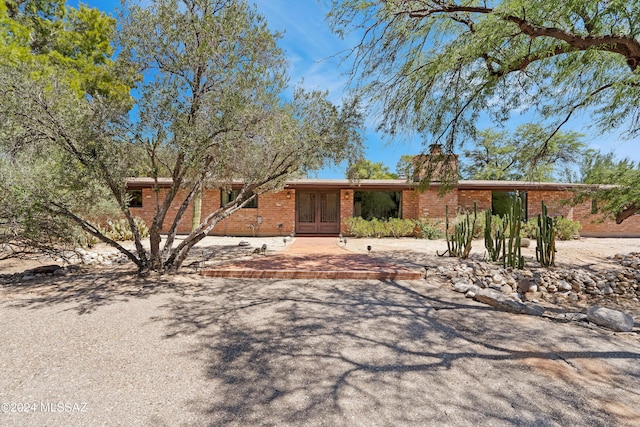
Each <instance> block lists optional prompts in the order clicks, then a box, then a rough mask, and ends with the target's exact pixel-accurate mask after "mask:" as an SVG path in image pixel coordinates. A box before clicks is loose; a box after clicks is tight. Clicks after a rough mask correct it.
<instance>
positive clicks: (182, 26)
mask: <svg viewBox="0 0 640 427" xmlns="http://www.w3.org/2000/svg"><path fill="white" fill-rule="evenodd" d="M118 41H119V48H118V50H119V52H120V53H119V56H118V58H117V64H118V66H119V67H120V68H121V69H123V70H127V71H128V72H130V73H132V74H135V73H139V74H140V75H142V76H143V79H142V80H140V81H139V82H138V83H137V85H136V88H135V89H136V93H137V96H136V99H135V107H136V108H134V109H133V110H129V109H128V108H125V106H123V103H122V102H118V101H119V100H117V99H113V98H112V97H107V96H101V95H99V94H97V95H96V96H85V97H77V96H74V93H73V91H72V90H71V89H70V88H69V87H68V86H66V85H65V84H64V83H63V82H62V79H60V78H52V77H58V76H51V77H49V78H47V79H46V81H44V80H43V79H36V80H35V81H34V80H33V78H32V77H33V76H32V75H31V73H30V70H29V69H25V67H19V66H13V67H5V70H3V71H5V72H4V73H2V77H0V90H1V91H2V92H1V93H2V97H3V99H2V101H4V102H3V105H5V106H6V108H0V117H2V119H4V120H10V121H12V123H15V124H16V133H15V135H13V136H12V139H18V138H27V139H29V140H30V141H33V140H34V139H36V138H40V139H42V140H46V142H47V144H46V146H45V149H51V150H60V151H62V152H63V153H64V154H65V155H66V156H67V157H68V160H69V163H68V165H69V166H71V167H69V168H68V174H69V175H71V176H70V178H71V179H69V180H68V181H66V183H68V185H69V186H73V185H78V184H79V183H80V182H81V181H82V179H84V180H85V181H89V182H92V183H95V185H96V187H99V188H102V189H105V190H106V192H107V193H108V195H109V196H110V198H111V200H113V201H114V203H115V205H117V207H118V209H119V210H120V212H121V215H123V216H124V217H125V218H126V219H127V222H128V223H129V226H130V227H131V230H132V231H133V234H134V241H135V250H133V251H130V250H127V249H125V248H124V247H122V246H121V245H119V244H118V243H117V242H114V241H112V240H110V239H109V238H108V237H106V236H105V235H104V234H103V233H102V232H101V231H100V229H99V228H98V227H96V226H95V225H94V224H93V223H92V222H91V221H90V220H89V219H87V218H86V217H84V216H83V215H82V214H81V212H78V211H77V210H76V209H75V206H74V205H73V204H72V203H70V202H69V201H68V200H64V199H63V200H51V199H50V198H47V197H46V195H43V194H41V193H37V189H36V188H34V187H33V186H29V187H26V191H27V192H30V193H37V197H35V198H36V199H37V200H38V202H39V203H40V204H41V206H42V207H43V210H45V211H46V212H48V213H49V214H50V215H52V216H53V217H56V218H60V217H63V218H70V219H72V220H73V221H75V222H76V223H77V224H78V225H79V226H81V227H82V229H83V230H85V231H86V232H88V233H90V234H92V235H94V236H95V237H97V238H99V239H100V240H102V241H104V242H106V243H109V244H111V245H113V246H115V247H117V248H118V250H120V251H121V252H123V253H124V254H126V256H127V257H129V259H130V260H131V261H133V262H134V263H135V264H136V265H137V267H138V269H139V271H140V272H147V271H156V272H160V273H162V272H173V271H176V270H177V269H179V268H180V266H181V265H182V263H183V262H184V259H185V258H186V257H187V255H188V253H189V250H190V249H191V248H192V247H193V246H194V245H195V244H196V243H197V242H199V241H200V240H202V239H203V238H204V237H205V236H206V235H207V234H208V233H209V232H210V231H211V230H212V229H213V228H214V227H215V225H216V224H217V223H218V222H219V221H220V220H222V219H224V218H226V217H228V216H229V215H231V214H233V213H234V212H235V211H237V210H238V209H240V208H241V207H242V206H244V205H245V204H246V203H248V202H249V201H250V200H252V199H253V198H254V197H256V196H257V195H259V194H262V193H264V192H267V191H274V190H278V189H281V188H282V187H283V185H284V183H285V181H286V180H287V178H288V177H289V176H291V174H294V173H297V172H298V171H300V170H312V169H317V168H321V167H323V166H324V165H325V164H327V163H329V162H333V161H342V160H345V159H348V158H351V157H354V156H359V155H360V150H361V146H360V139H359V138H360V136H359V132H358V128H359V126H360V124H361V117H360V115H359V113H358V103H357V100H355V99H350V100H347V101H345V103H344V105H343V106H342V108H338V107H337V106H335V105H333V104H332V103H331V102H329V101H328V100H327V99H326V96H327V94H326V93H323V92H319V91H314V92H306V91H304V90H302V89H300V88H298V89H296V90H294V96H293V99H292V100H290V101H283V100H282V96H281V93H282V89H283V88H284V87H285V84H286V76H285V73H284V65H285V63H284V57H283V55H282V52H281V50H280V49H279V48H278V47H277V46H276V41H277V34H273V33H271V32H270V31H269V30H268V29H267V25H266V22H265V21H264V19H263V18H262V17H261V16H260V15H258V14H257V12H256V10H255V8H254V7H249V6H248V5H247V3H246V2H245V1H242V0H237V1H229V0H183V1H180V2H178V1H174V0H155V1H152V2H151V5H150V6H148V7H142V6H137V5H135V4H133V3H130V2H127V3H125V4H124V12H123V13H122V15H121V17H120V28H119V32H118ZM18 122H20V125H19V126H18V125H17V124H18ZM131 153H134V155H131ZM132 171H139V172H142V173H143V174H145V175H147V176H150V177H152V178H153V179H154V181H155V185H154V189H155V192H156V198H155V201H154V203H155V216H154V219H153V221H152V223H151V224H150V227H149V228H150V250H149V251H148V252H147V251H146V250H145V248H144V247H143V244H142V241H141V238H140V233H139V230H138V228H137V226H136V224H135V222H134V218H133V217H132V215H131V212H130V211H129V208H128V198H127V194H126V187H125V181H126V177H127V176H131V173H132ZM162 177H170V178H171V187H170V188H168V189H166V191H165V190H163V189H160V186H159V185H158V182H159V180H160V178H162ZM81 178H82V179H81ZM232 182H242V184H243V187H242V190H241V191H240V192H239V193H238V197H237V198H236V199H235V200H232V201H230V202H229V203H227V204H226V205H224V206H223V207H221V208H220V209H217V210H215V211H214V212H203V214H202V221H201V222H200V224H199V225H198V226H197V227H195V229H194V230H193V231H192V232H191V233H190V234H189V235H188V236H186V237H185V238H184V239H182V240H181V241H180V242H176V239H175V237H176V231H177V225H178V222H179V221H180V219H181V218H182V216H183V215H184V213H185V212H186V211H187V209H188V207H189V205H190V203H191V202H192V201H193V199H194V197H195V195H196V194H197V193H198V192H199V191H201V190H202V189H203V188H206V187H218V186H228V185H231V183H232ZM69 194H70V195H71V196H72V195H73V194H74V193H73V191H69ZM171 206H173V207H176V206H177V209H175V210H174V209H172V211H173V212H176V216H175V220H174V221H172V222H171V223H167V221H166V219H167V214H168V212H169V209H170V207H171ZM161 230H164V231H165V232H166V236H163V235H161ZM163 240H164V242H163Z"/></svg>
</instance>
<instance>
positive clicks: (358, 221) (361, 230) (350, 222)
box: [344, 216, 373, 238]
mask: <svg viewBox="0 0 640 427" xmlns="http://www.w3.org/2000/svg"><path fill="white" fill-rule="evenodd" d="M344 222H345V224H346V225H347V229H348V231H349V235H351V236H353V237H358V238H362V237H371V236H373V226H372V225H371V221H367V220H365V219H363V218H362V217H359V216H358V217H352V218H347V219H345V221H344Z"/></svg>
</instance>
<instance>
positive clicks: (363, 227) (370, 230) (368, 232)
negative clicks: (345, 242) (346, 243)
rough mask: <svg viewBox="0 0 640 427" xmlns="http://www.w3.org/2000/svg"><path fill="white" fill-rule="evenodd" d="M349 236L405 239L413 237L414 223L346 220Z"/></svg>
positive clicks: (401, 220) (361, 219)
mask: <svg viewBox="0 0 640 427" xmlns="http://www.w3.org/2000/svg"><path fill="white" fill-rule="evenodd" d="M344 222H345V224H346V226H347V229H348V231H349V235H351V236H353V237H357V238H364V237H377V238H381V237H396V238H398V237H407V236H413V235H414V230H415V222H414V221H413V220H410V219H399V218H390V219H389V220H388V221H383V220H379V219H377V218H374V219H372V220H371V221H367V220H366V219H363V218H361V217H353V218H347V219H346V220H345V221H344Z"/></svg>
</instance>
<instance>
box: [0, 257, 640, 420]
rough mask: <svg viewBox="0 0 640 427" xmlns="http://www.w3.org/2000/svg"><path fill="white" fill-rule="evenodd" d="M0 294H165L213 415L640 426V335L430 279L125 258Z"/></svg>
mask: <svg viewBox="0 0 640 427" xmlns="http://www.w3.org/2000/svg"><path fill="white" fill-rule="evenodd" d="M2 291H3V294H4V295H3V299H4V301H5V302H4V304H3V305H4V306H5V307H3V309H5V308H7V307H13V308H17V309H25V308H28V309H38V308H43V307H48V306H57V305H60V306H62V307H64V308H65V309H68V310H75V311H77V313H78V314H89V313H91V312H92V311H94V310H97V309H98V308H99V307H101V306H104V305H106V304H116V303H124V302H126V301H127V300H128V299H133V298H148V297H150V296H151V295H159V294H162V295H164V298H165V299H164V301H165V302H164V304H162V302H161V304H162V306H161V307H160V308H159V313H158V315H157V316H155V317H154V318H152V321H155V322H161V323H162V325H163V326H164V327H165V328H166V339H173V338H175V337H179V336H181V335H190V336H192V337H194V338H195V341H196V342H197V344H196V345H194V346H192V347H190V348H186V349H185V354H184V357H187V358H189V359H191V360H197V361H198V362H199V363H201V364H202V366H203V373H202V375H204V376H205V377H206V378H207V380H208V381H209V382H210V384H211V389H212V390H213V391H212V393H211V395H210V396H209V397H208V398H206V399H205V400H200V401H192V402H185V403H187V404H188V407H189V408H190V409H191V410H193V411H194V412H197V413H200V414H201V415H202V416H204V417H206V419H207V421H208V423H209V424H211V425H220V424H225V425H226V424H236V425H291V424H307V425H317V424H322V425H346V424H367V425H390V424H393V425H406V424H417V425H434V424H437V425H468V424H470V423H475V424H493V425H501V424H504V425H545V426H546V425H634V424H635V425H637V424H638V423H640V413H639V412H638V409H636V408H640V367H639V363H638V362H639V361H640V343H639V342H638V340H637V339H634V338H633V337H635V335H634V336H633V337H631V338H629V336H626V335H615V334H612V333H606V332H602V331H591V330H587V329H585V328H580V327H576V326H575V325H565V324H557V323H552V322H551V321H549V320H547V319H539V318H532V317H529V316H516V315H510V314H507V313H500V312H496V311H493V309H491V308H489V307H487V306H485V305H482V304H479V303H476V302H474V301H470V300H468V299H465V298H464V297H463V296H460V295H458V294H453V293H451V292H450V290H449V288H448V287H447V288H446V289H444V288H440V287H438V286H436V285H435V284H432V283H430V282H428V281H419V282H394V281H387V282H380V281H341V282H337V281H322V280H317V281H277V280H251V281H245V280H220V279H204V278H201V277H199V276H195V275H176V276H160V277H147V278H140V277H138V276H136V275H135V271H134V270H132V269H130V268H112V269H95V270H90V271H80V272H77V273H74V274H73V275H70V276H67V277H60V278H58V277H50V278H46V279H39V280H37V281H36V282H29V283H28V284H9V285H3V286H2Z"/></svg>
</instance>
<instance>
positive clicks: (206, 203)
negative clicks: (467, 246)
mask: <svg viewBox="0 0 640 427" xmlns="http://www.w3.org/2000/svg"><path fill="white" fill-rule="evenodd" d="M166 191H167V190H166V189H160V190H159V192H158V199H159V203H162V201H163V200H164V195H165V194H166ZM185 196H186V193H185V192H184V191H180V192H179V193H178V196H177V197H176V200H175V201H174V203H173V205H172V206H171V207H170V209H169V213H168V215H167V218H166V219H165V222H164V224H163V231H167V230H168V228H169V227H170V226H171V223H172V221H173V219H174V217H175V214H176V212H177V210H178V208H179V206H180V204H181V202H182V200H183V199H184V197H185ZM527 197H528V209H527V211H528V212H527V213H528V217H529V218H534V217H535V216H537V215H538V214H539V213H540V210H541V201H543V200H544V202H545V205H547V206H548V209H549V214H550V215H552V216H557V215H562V216H565V217H567V218H570V219H573V220H576V221H580V223H581V224H582V230H581V231H580V234H581V235H582V236H585V237H588V236H596V237H604V236H609V237H640V215H634V216H632V217H630V218H629V219H627V220H626V221H624V222H623V223H622V224H616V223H615V221H614V220H611V219H607V220H603V219H602V216H601V215H600V214H596V215H593V214H591V203H590V202H585V203H582V204H580V205H577V206H571V205H570V204H568V203H565V201H566V200H568V199H569V198H570V197H571V193H570V192H567V191H550V190H544V191H542V190H540V191H538V190H529V191H527ZM474 200H476V201H477V202H478V209H479V210H484V209H488V208H490V207H491V190H459V191H456V190H453V191H450V192H448V193H446V194H445V195H444V196H440V195H439V194H438V190H437V189H427V190H426V191H424V192H422V193H420V192H417V191H415V190H404V191H403V192H402V213H403V214H402V217H403V218H422V219H424V218H425V217H426V218H429V219H432V220H435V221H442V224H444V218H445V206H446V205H449V211H450V215H451V216H453V215H455V214H456V213H457V212H458V211H459V210H465V209H472V208H473V201H474ZM142 203H143V207H142V208H131V213H132V214H133V215H134V216H139V217H141V218H142V219H143V220H144V221H145V222H146V223H147V224H150V223H151V221H152V220H153V215H154V212H155V194H154V192H153V189H151V188H143V189H142ZM219 207H220V190H217V189H210V190H206V192H205V194H204V197H203V200H202V218H204V217H205V216H206V215H207V214H208V213H210V212H213V211H214V210H216V209H218V208H219ZM191 215H192V209H191V206H189V207H188V208H187V210H186V212H185V214H184V216H183V218H182V220H181V221H180V223H179V227H178V232H179V233H188V232H190V231H191ZM352 216H353V190H351V189H342V190H340V218H341V220H342V221H341V224H340V231H341V232H342V233H345V234H346V233H347V229H346V225H345V224H344V219H345V218H350V217H352ZM294 229H295V190H293V189H287V190H283V191H280V192H278V193H267V194H263V195H261V196H259V197H258V207H257V208H244V209H240V210H239V211H237V212H236V213H234V214H233V215H231V216H230V217H229V218H227V219H225V220H223V221H221V222H220V223H218V224H217V225H216V227H215V228H214V229H213V231H212V232H211V234H214V235H233V236H252V235H254V234H255V235H257V236H277V235H287V234H289V233H290V232H291V231H293V230H294Z"/></svg>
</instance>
